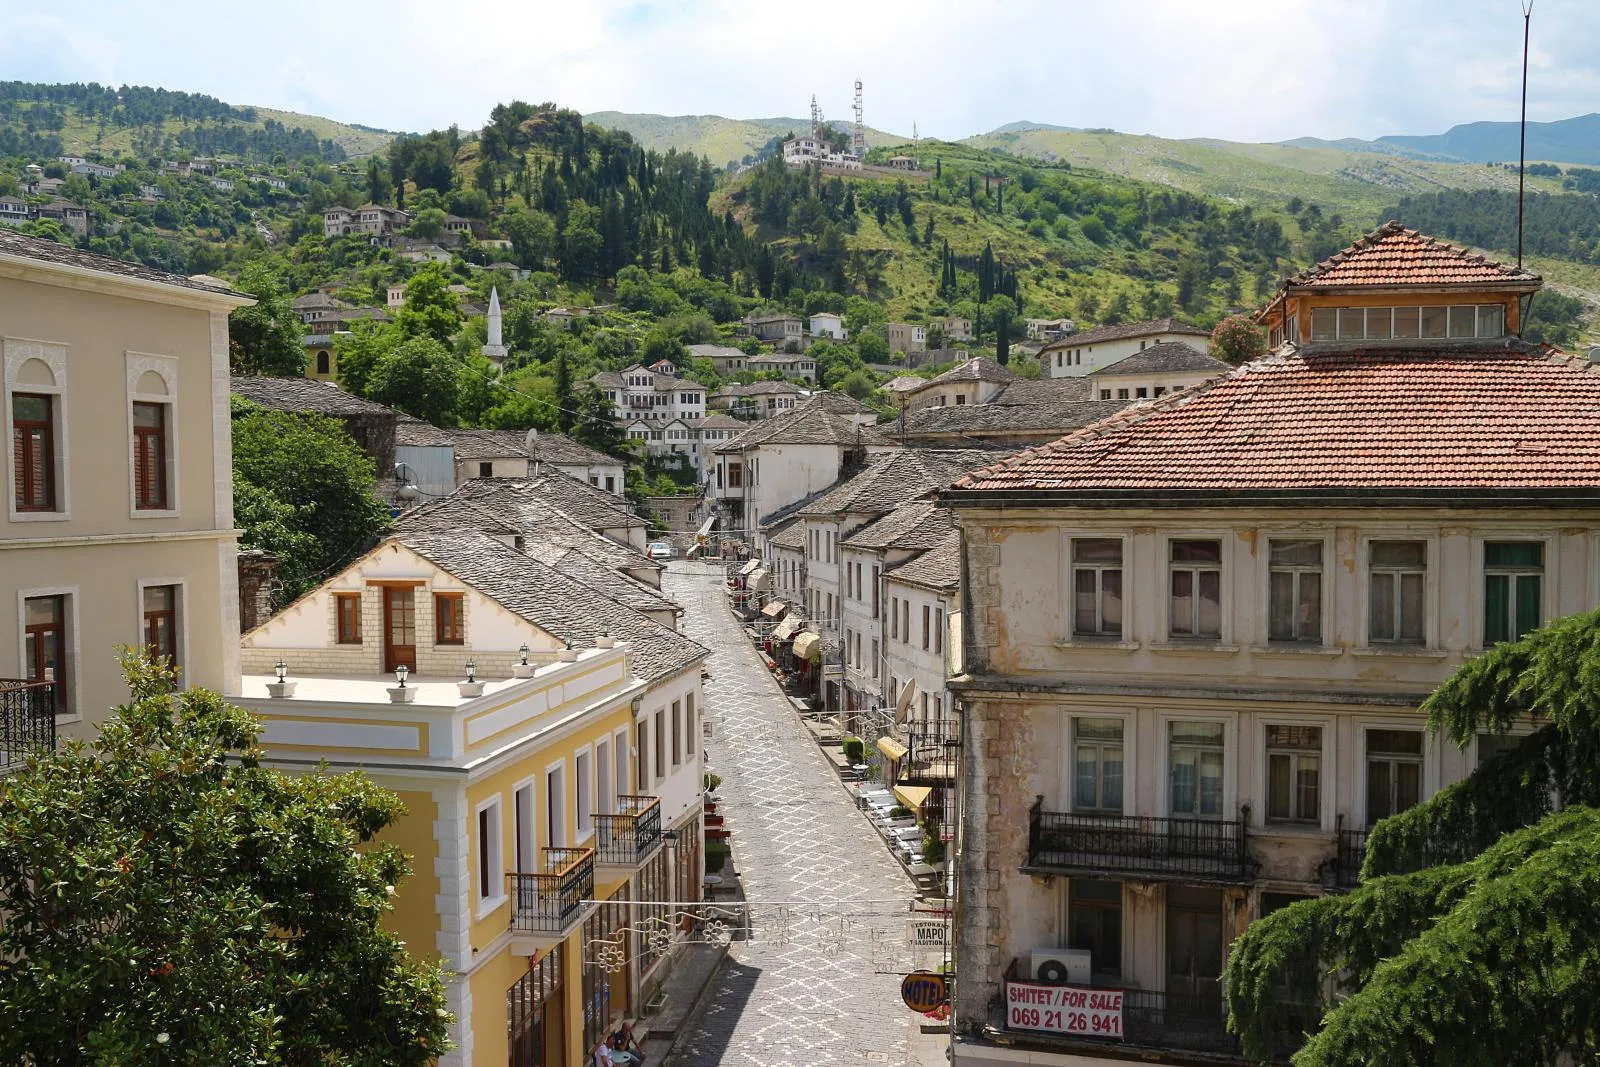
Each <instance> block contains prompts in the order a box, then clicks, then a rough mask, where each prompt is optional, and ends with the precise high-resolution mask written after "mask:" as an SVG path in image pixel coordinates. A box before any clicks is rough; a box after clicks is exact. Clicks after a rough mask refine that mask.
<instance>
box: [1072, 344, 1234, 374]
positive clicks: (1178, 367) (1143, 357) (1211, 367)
mask: <svg viewBox="0 0 1600 1067" xmlns="http://www.w3.org/2000/svg"><path fill="white" fill-rule="evenodd" d="M1232 369H1233V368H1232V367H1230V366H1229V365H1228V364H1226V363H1224V362H1222V360H1220V359H1216V358H1214V357H1212V356H1208V355H1206V354H1205V353H1204V352H1202V351H1200V350H1199V349H1197V348H1194V347H1192V346H1190V345H1186V344H1184V343H1183V342H1182V341H1163V342H1161V343H1160V344H1158V345H1151V346H1150V347H1149V348H1146V349H1145V350H1144V351H1143V352H1135V353H1134V354H1133V355H1131V356H1129V357H1128V358H1126V359H1119V360H1117V362H1115V363H1113V364H1111V365H1110V366H1109V367H1101V368H1100V369H1099V370H1097V371H1093V372H1092V373H1093V374H1094V376H1095V377H1112V378H1115V377H1117V376H1118V375H1124V374H1166V373H1170V372H1174V371H1205V372H1206V373H1208V374H1226V373H1228V371H1230V370H1232ZM1060 380H1062V381H1065V380H1066V379H1060Z"/></svg>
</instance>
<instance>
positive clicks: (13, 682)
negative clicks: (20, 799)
mask: <svg viewBox="0 0 1600 1067" xmlns="http://www.w3.org/2000/svg"><path fill="white" fill-rule="evenodd" d="M55 747H56V684H55V683H54V682H30V681H24V680H22V679H17V678H0V771H4V770H7V769H9V768H12V767H17V766H21V764H22V763H23V761H24V760H26V759H27V758H28V757H29V756H32V755H43V754H44V753H47V752H51V751H53V750H54V749H55Z"/></svg>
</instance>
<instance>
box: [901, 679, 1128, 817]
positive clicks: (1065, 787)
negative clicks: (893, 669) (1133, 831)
mask: <svg viewBox="0 0 1600 1067" xmlns="http://www.w3.org/2000/svg"><path fill="white" fill-rule="evenodd" d="M919 688H920V686H919ZM1064 710H1065V714H1064V715H1063V716H1062V719H1061V723H1062V727H1061V729H1062V733H1061V746H1062V752H1063V753H1065V758H1064V759H1062V760H1060V761H1059V762H1060V764H1061V769H1060V772H1059V780H1058V782H1057V788H1058V789H1059V790H1060V792H1059V794H1058V795H1059V797H1060V804H1059V805H1058V806H1057V807H1056V809H1055V810H1057V811H1076V810H1078V807H1077V805H1076V803H1075V800H1076V798H1077V788H1076V787H1077V780H1076V779H1077V753H1076V751H1075V750H1076V746H1077V743H1078V736H1077V726H1076V724H1075V723H1074V721H1073V720H1075V719H1120V720H1122V812H1121V814H1123V815H1136V814H1138V812H1139V810H1140V808H1139V785H1138V775H1137V774H1136V773H1135V770H1134V768H1135V766H1136V764H1137V759H1138V754H1139V752H1140V751H1141V749H1140V747H1139V721H1138V718H1137V716H1135V715H1134V714H1133V713H1132V712H1129V711H1127V710H1125V709H1122V708H1097V707H1094V706H1092V705H1083V706H1074V707H1072V708H1070V709H1064ZM1085 811H1086V813H1091V814H1092V812H1088V809H1085ZM1101 814H1110V813H1109V812H1102V813H1101Z"/></svg>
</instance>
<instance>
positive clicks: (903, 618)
mask: <svg viewBox="0 0 1600 1067" xmlns="http://www.w3.org/2000/svg"><path fill="white" fill-rule="evenodd" d="M900 641H901V643H902V644H907V645H909V644H910V643H911V601H909V600H905V599H901V601H900Z"/></svg>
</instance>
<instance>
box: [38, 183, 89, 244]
mask: <svg viewBox="0 0 1600 1067" xmlns="http://www.w3.org/2000/svg"><path fill="white" fill-rule="evenodd" d="M45 180H46V181H48V180H49V179H48V178H47V179H45ZM33 217H34V218H36V219H50V220H52V221H55V222H59V223H60V224H61V225H62V226H63V227H64V228H66V229H67V230H70V231H71V232H72V234H73V235H74V236H76V237H87V236H89V209H88V208H86V207H84V206H83V205H82V204H75V203H73V202H72V201H71V200H52V201H50V202H49V203H48V204H40V205H39V206H38V207H36V208H34V209H33Z"/></svg>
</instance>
